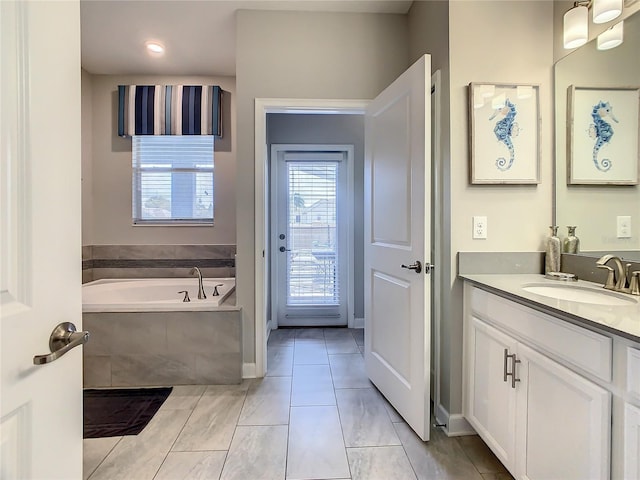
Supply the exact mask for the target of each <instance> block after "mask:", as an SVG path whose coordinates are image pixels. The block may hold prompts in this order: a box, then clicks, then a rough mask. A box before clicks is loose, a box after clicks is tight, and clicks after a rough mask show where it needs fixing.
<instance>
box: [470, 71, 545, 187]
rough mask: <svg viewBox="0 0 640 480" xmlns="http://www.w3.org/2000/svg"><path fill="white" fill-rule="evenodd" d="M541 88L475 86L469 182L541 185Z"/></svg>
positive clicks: (471, 116) (476, 83)
mask: <svg viewBox="0 0 640 480" xmlns="http://www.w3.org/2000/svg"><path fill="white" fill-rule="evenodd" d="M540 122H541V120H540V87H539V85H533V84H504V83H478V82H473V83H470V84H469V127H470V128H469V156H470V166H469V174H470V175H469V182H470V183H471V184H516V185H522V184H538V183H540Z"/></svg>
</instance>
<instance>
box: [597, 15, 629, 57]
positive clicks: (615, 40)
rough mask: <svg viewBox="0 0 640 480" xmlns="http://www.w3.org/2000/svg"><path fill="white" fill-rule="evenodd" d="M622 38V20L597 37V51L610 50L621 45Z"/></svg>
mask: <svg viewBox="0 0 640 480" xmlns="http://www.w3.org/2000/svg"><path fill="white" fill-rule="evenodd" d="M623 37H624V20H623V21H621V22H619V23H616V24H615V25H614V26H613V27H611V28H608V29H607V30H605V31H604V32H602V33H601V34H600V35H598V40H597V44H598V50H609V49H610V48H615V47H617V46H618V45H620V44H621V43H622V40H623Z"/></svg>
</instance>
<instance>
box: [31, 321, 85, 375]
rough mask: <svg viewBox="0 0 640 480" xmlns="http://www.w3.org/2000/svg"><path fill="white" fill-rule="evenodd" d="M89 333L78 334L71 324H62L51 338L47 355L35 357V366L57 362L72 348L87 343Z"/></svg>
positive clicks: (55, 329)
mask: <svg viewBox="0 0 640 480" xmlns="http://www.w3.org/2000/svg"><path fill="white" fill-rule="evenodd" d="M88 341H89V332H78V331H76V326H75V325H74V324H73V323H71V322H62V323H61V324H59V325H58V326H56V328H54V329H53V332H51V336H50V337H49V350H51V353H48V354H46V355H36V356H35V357H33V364H34V365H44V364H45V363H51V362H53V361H54V360H57V359H58V358H60V357H61V356H63V355H64V354H65V353H67V352H68V351H69V350H71V349H72V348H75V347H77V346H78V345H82V344H83V343H87V342H88Z"/></svg>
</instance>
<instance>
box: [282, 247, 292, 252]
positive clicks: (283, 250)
mask: <svg viewBox="0 0 640 480" xmlns="http://www.w3.org/2000/svg"><path fill="white" fill-rule="evenodd" d="M280 251H281V252H290V251H291V249H289V248H284V247H280Z"/></svg>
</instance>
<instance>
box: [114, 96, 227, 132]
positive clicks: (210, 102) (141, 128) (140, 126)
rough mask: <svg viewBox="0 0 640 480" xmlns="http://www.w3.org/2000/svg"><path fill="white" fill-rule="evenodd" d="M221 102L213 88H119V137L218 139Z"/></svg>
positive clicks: (220, 97)
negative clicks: (211, 137)
mask: <svg viewBox="0 0 640 480" xmlns="http://www.w3.org/2000/svg"><path fill="white" fill-rule="evenodd" d="M221 100H222V89H221V88H220V87H218V86H215V85H214V86H212V85H119V86H118V135H120V136H121V137H130V136H132V135H215V136H217V137H221V136H222V115H221V105H220V104H221Z"/></svg>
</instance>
